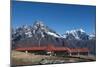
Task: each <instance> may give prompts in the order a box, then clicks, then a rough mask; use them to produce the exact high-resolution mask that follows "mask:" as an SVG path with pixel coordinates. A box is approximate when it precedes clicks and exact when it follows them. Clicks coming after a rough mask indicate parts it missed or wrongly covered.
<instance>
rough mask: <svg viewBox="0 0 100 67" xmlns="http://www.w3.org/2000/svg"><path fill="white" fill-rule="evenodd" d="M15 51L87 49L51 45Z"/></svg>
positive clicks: (74, 50)
mask: <svg viewBox="0 0 100 67" xmlns="http://www.w3.org/2000/svg"><path fill="white" fill-rule="evenodd" d="M15 50H18V51H25V50H30V51H40V50H44V51H67V52H88V51H89V49H88V48H68V47H55V46H53V45H48V46H40V47H36V46H34V47H27V48H17V49H15Z"/></svg>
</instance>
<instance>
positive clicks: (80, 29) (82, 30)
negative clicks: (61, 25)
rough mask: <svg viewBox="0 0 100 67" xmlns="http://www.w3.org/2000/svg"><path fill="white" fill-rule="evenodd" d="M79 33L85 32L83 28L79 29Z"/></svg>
mask: <svg viewBox="0 0 100 67" xmlns="http://www.w3.org/2000/svg"><path fill="white" fill-rule="evenodd" d="M77 31H81V32H85V31H84V30H83V29H82V28H80V29H77Z"/></svg>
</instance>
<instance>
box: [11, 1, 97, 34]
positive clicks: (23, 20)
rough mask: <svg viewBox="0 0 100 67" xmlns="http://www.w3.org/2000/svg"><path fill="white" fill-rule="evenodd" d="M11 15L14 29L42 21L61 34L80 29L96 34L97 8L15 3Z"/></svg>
mask: <svg viewBox="0 0 100 67" xmlns="http://www.w3.org/2000/svg"><path fill="white" fill-rule="evenodd" d="M11 13H12V26H13V27H14V28H16V27H19V26H22V25H26V24H27V25H32V24H33V23H34V22H35V21H36V20H41V21H43V23H44V24H45V25H47V26H49V27H50V28H51V29H54V30H55V31H56V32H58V33H61V34H62V33H65V31H67V30H72V29H79V28H82V29H84V30H85V31H86V32H87V33H95V23H96V7H95V6H86V5H85V6H82V5H68V4H66V5H65V4H62V5H61V4H49V3H36V2H20V1H13V2H12V12H11Z"/></svg>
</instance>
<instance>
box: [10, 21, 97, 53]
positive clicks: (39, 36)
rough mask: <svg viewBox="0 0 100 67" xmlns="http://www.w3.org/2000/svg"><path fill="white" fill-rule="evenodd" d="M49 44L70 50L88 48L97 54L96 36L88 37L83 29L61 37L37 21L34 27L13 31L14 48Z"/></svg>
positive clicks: (24, 27) (25, 26)
mask: <svg viewBox="0 0 100 67" xmlns="http://www.w3.org/2000/svg"><path fill="white" fill-rule="evenodd" d="M48 44H52V45H55V46H58V47H61V46H64V47H69V48H80V47H82V48H83V47H88V48H90V50H91V53H92V54H95V46H96V44H95V35H88V34H87V33H86V32H85V31H84V30H82V29H77V30H71V31H66V33H65V34H64V35H61V34H58V33H57V32H56V31H54V30H52V29H50V28H49V27H48V26H46V25H44V24H43V22H41V21H35V23H34V24H33V25H32V26H29V25H23V26H22V27H18V28H16V29H15V30H13V31H12V48H18V47H33V46H46V45H48Z"/></svg>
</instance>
